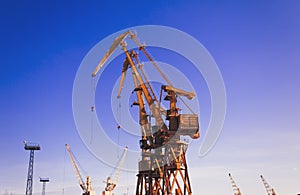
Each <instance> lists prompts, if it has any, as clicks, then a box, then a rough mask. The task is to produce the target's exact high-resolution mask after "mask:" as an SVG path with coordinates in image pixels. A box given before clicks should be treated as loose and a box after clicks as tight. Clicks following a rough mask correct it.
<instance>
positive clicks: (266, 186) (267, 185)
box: [260, 175, 276, 195]
mask: <svg viewBox="0 0 300 195" xmlns="http://www.w3.org/2000/svg"><path fill="white" fill-rule="evenodd" d="M260 178H261V180H262V182H263V184H264V186H265V188H266V190H267V193H268V195H276V192H275V190H274V189H273V188H271V187H270V185H269V184H268V183H267V181H266V180H265V178H264V177H263V176H262V175H261V176H260Z"/></svg>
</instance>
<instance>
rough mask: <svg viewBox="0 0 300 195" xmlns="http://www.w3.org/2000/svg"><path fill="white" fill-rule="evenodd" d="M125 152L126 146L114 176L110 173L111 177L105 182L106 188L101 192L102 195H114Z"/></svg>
mask: <svg viewBox="0 0 300 195" xmlns="http://www.w3.org/2000/svg"><path fill="white" fill-rule="evenodd" d="M127 150H128V147H127V146H126V147H125V148H124V150H123V154H122V156H121V158H120V161H119V163H118V166H117V169H116V172H115V174H113V173H112V174H111V176H109V177H108V178H107V180H106V182H105V183H106V187H105V189H104V191H103V192H102V195H114V193H113V191H114V189H115V188H116V186H117V184H118V180H119V176H120V173H121V168H122V166H123V164H124V161H125V157H126V153H127ZM113 175H114V177H112V176H113Z"/></svg>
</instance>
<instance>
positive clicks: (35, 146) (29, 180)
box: [24, 141, 41, 195]
mask: <svg viewBox="0 0 300 195" xmlns="http://www.w3.org/2000/svg"><path fill="white" fill-rule="evenodd" d="M24 145H25V146H24V149H25V150H30V156H29V166H28V174H27V185H26V195H32V185H33V160H34V151H35V150H40V149H41V147H40V145H39V144H36V143H28V142H26V141H24Z"/></svg>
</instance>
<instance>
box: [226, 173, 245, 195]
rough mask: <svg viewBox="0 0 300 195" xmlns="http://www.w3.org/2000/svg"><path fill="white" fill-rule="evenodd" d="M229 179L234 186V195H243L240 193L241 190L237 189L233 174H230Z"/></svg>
mask: <svg viewBox="0 0 300 195" xmlns="http://www.w3.org/2000/svg"><path fill="white" fill-rule="evenodd" d="M229 179H230V183H231V185H232V188H233V194H234V195H242V193H241V191H240V188H238V187H237V185H236V183H235V182H234V180H233V178H232V176H231V174H230V173H229Z"/></svg>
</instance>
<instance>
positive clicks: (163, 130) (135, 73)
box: [92, 31, 200, 195]
mask: <svg viewBox="0 0 300 195" xmlns="http://www.w3.org/2000/svg"><path fill="white" fill-rule="evenodd" d="M127 37H130V38H131V39H132V40H133V41H134V43H135V44H136V45H137V47H138V48H137V49H132V50H128V49H127V45H126V43H125V41H124V40H125V39H126V38H127ZM118 46H121V48H122V50H123V51H124V54H125V55H124V62H123V68H122V76H121V80H120V86H119V91H118V97H121V95H120V94H121V91H122V86H123V83H124V78H125V76H126V73H127V71H128V70H129V69H131V75H132V78H133V81H134V89H133V92H134V93H135V95H136V98H137V101H136V102H134V103H133V105H135V106H137V107H138V110H139V124H140V126H141V139H140V140H139V144H140V149H141V151H142V153H141V160H140V161H139V162H138V168H139V170H138V174H137V185H136V193H135V194H136V195H164V194H168V195H170V194H175V195H192V188H191V182H190V178H189V174H188V165H187V160H186V156H185V154H186V150H187V146H188V144H187V143H186V142H183V141H182V140H181V136H190V137H191V138H192V139H197V138H199V136H200V134H199V120H198V115H197V114H194V113H193V112H192V113H184V114H180V113H179V110H180V109H179V108H178V107H177V106H176V103H177V99H180V100H181V101H182V102H184V101H183V99H182V98H187V99H189V100H190V99H192V98H194V96H195V94H194V92H187V91H185V90H182V89H178V88H176V87H174V86H173V85H172V83H171V82H170V81H169V80H168V79H167V77H166V75H165V74H164V73H163V72H162V71H161V70H160V69H159V66H158V65H157V64H156V62H155V61H154V59H153V57H152V56H151V55H150V53H149V52H148V51H147V50H146V46H145V45H144V44H141V43H140V42H139V40H138V39H137V37H136V33H133V32H131V31H127V32H125V33H123V34H121V35H120V36H118V37H116V39H115V41H114V42H113V43H112V45H111V47H110V48H109V49H108V50H107V52H106V53H105V55H104V57H103V58H102V59H101V61H100V63H99V64H98V66H97V67H96V69H95V71H94V72H93V73H92V76H93V77H94V76H96V74H97V72H98V71H99V70H100V69H101V67H102V66H103V65H104V64H105V62H106V61H107V59H108V58H109V57H110V56H111V55H112V53H113V52H114V51H115V50H116V48H117V47H118ZM139 51H141V54H142V55H143V56H144V57H146V58H147V59H148V60H149V61H150V62H151V64H152V65H153V66H154V67H155V69H156V70H157V71H158V73H159V74H160V75H161V77H162V78H163V79H164V81H165V83H164V84H163V85H161V88H160V94H159V96H158V94H155V92H154V91H155V90H153V86H151V83H150V82H149V79H148V78H147V76H146V74H144V72H143V69H142V67H143V66H142V65H141V63H140V60H139ZM163 93H164V94H165V98H164V100H165V101H166V102H167V103H168V109H167V111H166V112H164V113H165V114H163V112H162V109H161V107H160V105H161V98H159V99H158V98H156V97H162V94H163ZM184 104H185V103H184ZM185 105H186V104H185Z"/></svg>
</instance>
